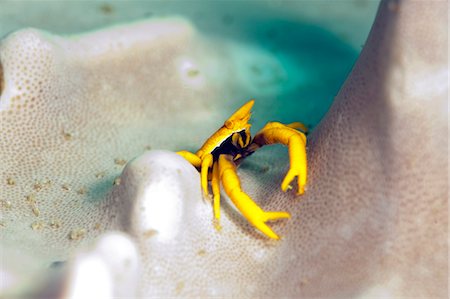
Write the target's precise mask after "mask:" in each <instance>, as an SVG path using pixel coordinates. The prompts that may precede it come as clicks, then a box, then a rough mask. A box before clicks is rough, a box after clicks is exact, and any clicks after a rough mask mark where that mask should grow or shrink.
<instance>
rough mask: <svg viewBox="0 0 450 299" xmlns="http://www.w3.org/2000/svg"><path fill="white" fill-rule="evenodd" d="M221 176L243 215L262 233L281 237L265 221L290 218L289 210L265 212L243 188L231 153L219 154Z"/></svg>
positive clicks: (223, 183) (224, 185)
mask: <svg viewBox="0 0 450 299" xmlns="http://www.w3.org/2000/svg"><path fill="white" fill-rule="evenodd" d="M219 178H220V180H221V181H222V186H223V188H224V190H225V192H226V193H227V194H228V196H229V197H230V199H231V201H232V202H233V203H234V205H235V206H236V207H237V208H238V209H239V211H241V213H242V215H244V217H245V218H246V219H247V220H248V221H249V222H250V223H251V224H253V225H254V226H255V227H256V228H257V229H259V230H260V231H261V232H262V233H264V234H265V235H266V236H268V237H269V238H272V239H276V240H278V239H279V238H280V237H279V236H278V235H277V234H276V233H275V232H274V231H273V230H272V229H271V228H270V227H269V226H268V225H267V224H265V222H267V221H270V220H277V219H281V218H290V214H289V213H287V212H265V211H263V210H262V209H261V208H260V207H259V206H258V205H257V204H256V203H255V202H254V201H253V200H252V199H251V198H250V196H248V195H247V194H246V193H245V192H244V191H242V189H241V184H240V181H239V177H238V176H237V173H236V165H235V164H234V162H233V157H232V156H230V155H220V156H219Z"/></svg>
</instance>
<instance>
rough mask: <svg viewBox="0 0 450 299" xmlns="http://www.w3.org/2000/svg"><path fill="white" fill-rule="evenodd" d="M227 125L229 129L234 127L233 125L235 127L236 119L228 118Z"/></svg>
mask: <svg viewBox="0 0 450 299" xmlns="http://www.w3.org/2000/svg"><path fill="white" fill-rule="evenodd" d="M224 125H225V127H226V128H227V129H230V130H231V129H233V127H234V121H232V120H229V119H227V120H226V121H225V124H224Z"/></svg>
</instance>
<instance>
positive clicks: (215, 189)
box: [178, 100, 307, 239]
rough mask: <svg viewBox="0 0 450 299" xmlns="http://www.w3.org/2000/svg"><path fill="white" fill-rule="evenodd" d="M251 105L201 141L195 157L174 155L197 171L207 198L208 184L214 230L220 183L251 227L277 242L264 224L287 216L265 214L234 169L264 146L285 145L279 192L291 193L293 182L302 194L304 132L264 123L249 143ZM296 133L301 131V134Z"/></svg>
mask: <svg viewBox="0 0 450 299" xmlns="http://www.w3.org/2000/svg"><path fill="white" fill-rule="evenodd" d="M253 104H254V100H250V101H249V102H247V103H246V104H244V105H243V106H242V107H241V108H239V109H238V110H237V111H236V112H235V113H233V114H232V115H231V116H230V117H229V118H228V119H227V120H226V121H225V123H224V125H223V126H222V127H221V128H220V129H219V130H217V131H216V132H215V133H214V134H213V135H211V137H209V138H208V139H207V140H206V141H205V143H204V144H203V145H202V147H201V148H200V149H199V150H198V151H197V153H195V154H193V153H190V152H187V151H180V152H178V154H179V155H181V156H183V157H184V158H185V159H186V160H188V161H189V162H190V163H191V164H192V165H194V166H195V167H197V168H198V169H199V170H200V171H201V186H202V188H203V192H204V193H205V195H207V196H208V194H209V188H208V182H209V181H210V182H211V188H212V193H213V195H214V197H213V201H214V205H213V209H214V217H215V218H216V220H217V222H216V227H220V225H219V224H218V221H219V220H220V183H222V186H223V188H224V190H225V192H226V194H227V195H228V196H229V198H230V199H231V201H232V202H233V203H234V204H235V206H236V207H237V208H238V209H239V210H240V211H241V213H242V215H243V216H244V217H245V218H247V220H248V221H249V222H250V223H251V224H253V225H254V226H255V227H256V228H257V229H258V230H259V231H261V232H262V233H263V234H265V235H266V236H267V237H269V238H272V239H279V236H278V235H277V234H276V233H275V232H274V231H272V229H271V228H270V227H269V226H268V225H267V224H266V222H268V221H274V220H278V219H282V218H289V217H290V215H289V213H287V212H283V211H276V212H271V211H269V212H266V211H264V210H263V209H261V208H260V207H259V206H258V205H257V204H256V203H255V202H254V201H253V200H252V199H251V198H250V196H248V195H247V194H246V193H245V192H244V191H243V190H242V189H241V182H240V180H239V177H238V175H237V172H236V167H237V164H239V161H241V160H242V159H244V158H245V157H247V156H249V155H251V154H252V153H253V152H254V151H256V150H257V149H258V148H260V147H262V146H264V145H268V144H274V143H281V144H284V145H287V146H288V148H289V160H290V168H289V171H288V173H287V174H286V176H285V178H284V179H283V182H282V183H281V189H282V190H283V191H286V190H289V189H292V188H291V186H290V183H291V182H292V181H293V180H294V179H295V178H297V183H298V191H297V194H298V195H300V194H302V193H303V192H304V187H305V185H306V174H307V167H306V164H307V161H306V135H305V133H306V130H307V128H306V127H305V126H304V125H303V124H301V123H292V124H288V125H284V124H282V123H278V122H271V123H267V124H266V125H265V126H264V128H263V129H262V130H261V131H259V132H258V134H256V136H255V137H254V138H253V139H252V137H251V136H250V124H249V123H248V121H249V119H250V115H251V113H250V110H251V108H252V106H253ZM299 130H303V131H304V132H305V133H304V132H302V131H299Z"/></svg>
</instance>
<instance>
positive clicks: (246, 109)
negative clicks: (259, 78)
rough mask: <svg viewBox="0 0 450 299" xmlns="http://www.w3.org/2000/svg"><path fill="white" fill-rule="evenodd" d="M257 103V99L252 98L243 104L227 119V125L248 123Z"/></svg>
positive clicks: (229, 126)
mask: <svg viewBox="0 0 450 299" xmlns="http://www.w3.org/2000/svg"><path fill="white" fill-rule="evenodd" d="M254 104H255V99H251V100H250V101H248V102H247V103H245V104H244V105H242V106H241V108H239V109H238V110H236V112H234V113H233V114H232V115H231V116H230V117H229V118H228V119H227V120H226V121H225V126H226V127H227V128H231V127H233V125H234V124H235V123H242V122H243V123H247V122H248V120H249V119H250V116H251V110H252V107H253V105H254Z"/></svg>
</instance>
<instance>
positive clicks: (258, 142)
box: [249, 122, 307, 195]
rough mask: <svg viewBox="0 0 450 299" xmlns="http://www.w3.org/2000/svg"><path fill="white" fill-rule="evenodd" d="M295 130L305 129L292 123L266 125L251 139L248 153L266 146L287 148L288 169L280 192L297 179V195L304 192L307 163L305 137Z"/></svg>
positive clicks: (298, 124)
mask: <svg viewBox="0 0 450 299" xmlns="http://www.w3.org/2000/svg"><path fill="white" fill-rule="evenodd" d="M297 129H302V130H304V129H306V127H305V126H304V125H303V124H301V123H292V124H288V125H284V124H282V123H279V122H270V123H267V124H266V125H265V126H264V128H262V129H261V131H259V132H258V133H257V134H256V135H255V138H254V139H253V143H252V144H251V145H250V147H249V149H250V151H255V150H257V149H258V148H259V147H262V146H264V145H267V144H274V143H281V144H284V145H287V146H288V148H289V160H290V168H289V171H288V173H287V174H286V176H285V178H284V179H283V182H282V183H281V190H283V191H286V190H287V189H288V188H289V187H290V185H289V184H290V183H291V182H292V181H293V180H294V179H295V177H297V178H298V191H297V194H298V195H301V194H303V193H304V192H305V185H306V176H307V161H306V136H305V134H304V133H303V132H301V131H298V130H297Z"/></svg>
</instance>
